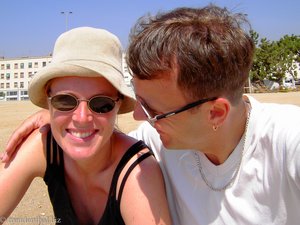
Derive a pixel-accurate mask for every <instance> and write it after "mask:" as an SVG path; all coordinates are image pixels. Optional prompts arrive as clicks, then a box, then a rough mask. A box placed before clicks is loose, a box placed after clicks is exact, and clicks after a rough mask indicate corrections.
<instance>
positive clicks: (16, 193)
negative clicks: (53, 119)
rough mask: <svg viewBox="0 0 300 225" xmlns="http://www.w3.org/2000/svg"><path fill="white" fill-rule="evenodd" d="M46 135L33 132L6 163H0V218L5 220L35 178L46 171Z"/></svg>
mask: <svg viewBox="0 0 300 225" xmlns="http://www.w3.org/2000/svg"><path fill="white" fill-rule="evenodd" d="M45 140H46V135H42V134H41V133H39V132H38V131H34V132H33V133H32V134H31V135H30V136H29V137H28V138H27V139H26V141H25V142H24V143H23V144H22V145H21V146H20V147H19V148H18V149H17V151H16V153H15V154H13V155H12V156H11V157H12V159H13V160H11V161H10V162H8V163H0V199H1V204H0V217H4V218H7V217H8V216H9V215H10V214H11V212H12V211H13V210H14V208H15V207H16V206H17V205H18V203H19V202H20V201H21V199H22V197H23V196H24V194H25V192H26V191H27V189H28V187H29V185H30V184H31V182H32V180H33V179H34V178H35V177H43V176H44V174H45V171H46V157H45V148H44V143H45Z"/></svg>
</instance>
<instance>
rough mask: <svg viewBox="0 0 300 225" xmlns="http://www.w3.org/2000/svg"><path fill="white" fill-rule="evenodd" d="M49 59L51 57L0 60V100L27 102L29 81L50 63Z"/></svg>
mask: <svg viewBox="0 0 300 225" xmlns="http://www.w3.org/2000/svg"><path fill="white" fill-rule="evenodd" d="M51 59H52V57H51V56H45V57H22V58H12V59H6V58H0V94H1V95H0V96H2V97H1V99H2V100H6V101H13V100H27V99H28V91H27V90H28V83H29V81H30V80H31V78H32V77H33V76H34V74H35V73H36V72H37V71H38V70H39V69H40V68H42V67H44V66H46V65H47V64H48V63H50V62H51ZM3 94H4V97H3Z"/></svg>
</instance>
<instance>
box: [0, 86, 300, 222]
mask: <svg viewBox="0 0 300 225" xmlns="http://www.w3.org/2000/svg"><path fill="white" fill-rule="evenodd" d="M251 95H252V96H254V97H255V98H256V99H257V100H259V101H261V102H276V103H281V104H285V103H286V104H295V105H298V106H300V92H288V93H267V94H251ZM38 110H39V108H38V107H36V106H34V105H33V104H32V103H31V102H29V101H21V102H4V101H0V127H1V129H0V152H1V151H3V149H4V146H5V144H6V142H7V140H8V138H9V136H10V134H11V133H12V132H13V131H14V130H15V129H16V127H17V126H18V125H20V124H21V122H22V121H23V120H24V119H25V118H27V117H28V116H29V115H31V114H32V113H34V112H36V111H38ZM139 123H140V122H137V121H134V120H133V119H132V113H127V114H124V115H120V116H119V118H118V127H119V128H120V129H121V130H122V131H124V132H125V133H127V132H129V131H131V130H133V129H135V128H136V127H137V126H138V125H139ZM0 201H1V200H0ZM0 204H1V203H0ZM0 216H1V215H0ZM0 219H2V218H1V217H0ZM19 223H26V224H55V222H54V217H53V211H52V206H51V203H50V200H49V197H48V193H47V188H46V186H45V184H44V181H43V179H42V178H36V179H35V180H34V181H33V182H32V184H31V186H30V188H29V189H28V191H27V192H26V194H25V196H24V197H23V199H22V201H21V202H20V203H19V205H18V206H17V208H16V209H15V210H14V212H13V213H12V214H11V216H10V218H9V219H8V221H7V222H6V223H5V224H19Z"/></svg>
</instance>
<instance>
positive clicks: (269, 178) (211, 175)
mask: <svg viewBox="0 0 300 225" xmlns="http://www.w3.org/2000/svg"><path fill="white" fill-rule="evenodd" d="M248 98H249V99H250V102H251V106H252V110H251V115H250V119H249V125H248V131H247V134H246V143H245V149H244V152H243V154H244V155H243V159H242V162H241V167H240V169H239V171H238V174H237V177H236V179H235V181H234V182H233V184H232V186H231V187H229V188H228V189H226V190H225V191H220V192H218V191H213V190H211V189H210V188H209V187H208V186H207V185H206V184H205V182H204V181H203V179H202V177H201V175H200V172H199V168H198V165H197V160H196V158H195V151H193V150H168V149H166V148H164V147H163V145H162V143H161V141H160V138H159V135H158V134H157V132H156V131H155V129H154V128H152V127H151V125H149V124H148V123H146V122H145V123H143V124H142V125H141V126H140V127H139V128H138V129H137V130H136V131H133V132H131V133H130V135H131V136H133V137H135V138H137V139H141V140H144V142H145V143H146V144H147V145H148V146H149V147H150V148H152V150H153V151H154V153H155V156H156V158H157V160H158V162H159V163H160V166H161V169H162V171H163V174H164V178H165V182H166V187H167V195H168V201H169V206H170V209H171V213H172V216H173V220H174V224H180V225H198V224H199V225H200V224H201V225H205V224H218V225H219V224H226V225H234V224H239V225H241V224H259V225H266V224H293V225H294V224H300V107H296V106H293V105H279V104H271V103H259V102H258V101H256V100H255V99H254V98H252V97H250V96H248ZM242 140H243V138H242V139H241V141H240V143H239V145H238V146H237V147H236V149H235V150H234V151H233V153H232V154H231V155H230V156H229V158H228V159H227V160H226V161H225V162H224V163H223V164H222V165H218V166H215V165H214V164H212V163H211V162H210V161H209V160H208V159H207V158H206V156H205V155H204V154H203V153H200V152H197V154H198V155H199V158H200V162H201V165H202V168H203V171H204V173H205V176H206V177H207V179H208V182H209V183H211V184H212V185H213V186H214V187H222V186H224V185H225V184H227V183H228V181H229V180H230V178H231V177H232V176H233V174H234V173H235V171H236V168H237V165H238V163H239V160H240V156H241V151H242V147H241V146H243V141H242Z"/></svg>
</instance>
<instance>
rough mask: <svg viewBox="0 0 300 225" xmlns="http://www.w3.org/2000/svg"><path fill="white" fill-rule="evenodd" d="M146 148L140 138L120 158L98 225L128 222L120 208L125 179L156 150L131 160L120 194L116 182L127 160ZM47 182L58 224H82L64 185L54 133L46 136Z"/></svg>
mask: <svg viewBox="0 0 300 225" xmlns="http://www.w3.org/2000/svg"><path fill="white" fill-rule="evenodd" d="M144 148H148V147H147V146H146V145H145V144H144V142H142V141H138V142H137V143H135V144H134V145H132V146H131V147H130V148H129V149H128V150H127V151H126V153H125V154H124V155H123V157H122V159H121V160H120V162H119V164H118V166H117V168H116V170H115V172H114V175H113V178H112V182H111V185H110V191H109V195H108V199H107V203H106V208H105V210H104V213H103V215H102V217H101V219H100V221H99V223H98V225H123V224H124V225H125V223H124V221H123V218H122V215H121V211H120V202H121V197H122V192H123V188H124V185H125V182H126V180H127V178H128V176H129V174H130V172H131V171H132V170H133V169H134V167H135V166H136V165H138V164H139V163H140V162H142V161H143V160H144V159H146V158H147V157H149V156H150V155H153V153H152V152H151V151H149V152H147V153H145V154H143V155H141V156H140V157H139V158H138V159H137V160H136V161H135V162H134V163H132V165H131V166H130V167H129V169H128V170H127V171H126V174H125V176H124V178H123V180H122V182H121V186H120V189H119V192H118V196H116V195H117V193H116V189H117V182H118V179H119V175H120V173H121V172H122V170H123V168H124V166H125V165H126V164H127V162H128V161H129V160H130V159H131V158H132V157H133V156H134V155H136V154H137V153H138V152H139V151H140V150H142V149H144ZM44 181H45V183H46V184H47V186H48V193H49V197H50V200H51V203H52V206H53V211H54V215H55V220H56V224H64V225H75V224H79V222H78V219H77V216H76V214H75V211H74V209H73V207H72V203H71V200H70V197H69V194H68V191H67V188H66V184H65V177H64V160H63V151H62V149H61V148H60V146H59V145H58V144H57V143H56V141H55V140H54V138H53V136H52V134H51V132H49V133H48V135H47V169H46V173H45V177H44Z"/></svg>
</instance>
